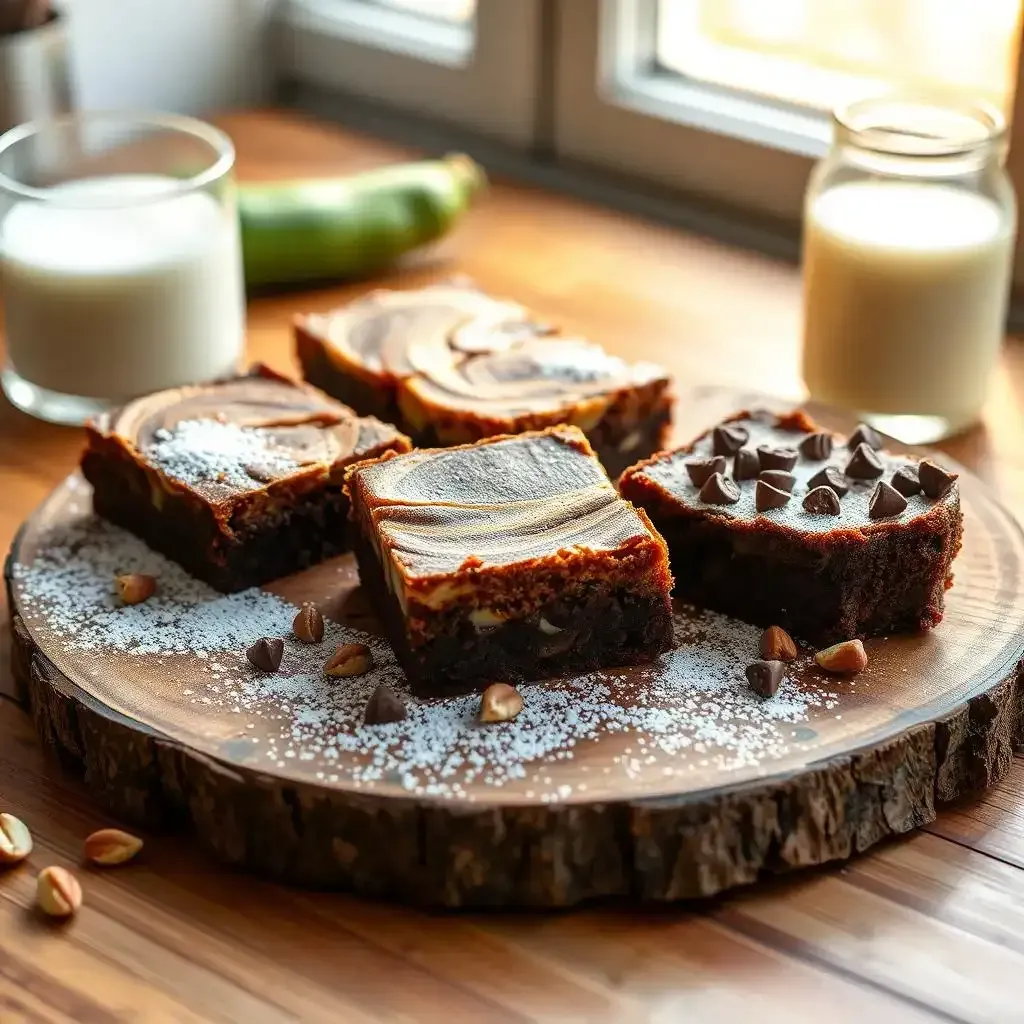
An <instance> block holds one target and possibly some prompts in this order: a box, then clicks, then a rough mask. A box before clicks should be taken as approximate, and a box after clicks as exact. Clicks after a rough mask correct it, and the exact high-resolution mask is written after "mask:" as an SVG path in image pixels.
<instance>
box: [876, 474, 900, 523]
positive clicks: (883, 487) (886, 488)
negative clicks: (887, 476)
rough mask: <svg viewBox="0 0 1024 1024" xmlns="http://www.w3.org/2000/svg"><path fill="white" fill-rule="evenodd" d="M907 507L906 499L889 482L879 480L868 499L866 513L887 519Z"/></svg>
mask: <svg viewBox="0 0 1024 1024" xmlns="http://www.w3.org/2000/svg"><path fill="white" fill-rule="evenodd" d="M906 507H907V499H906V498H904V497H903V495H902V494H900V492H899V491H897V490H896V488H895V487H893V486H892V485H891V484H887V483H886V482H885V481H884V480H879V481H878V483H877V484H875V489H874V490H873V491H872V492H871V498H870V500H869V501H868V515H869V516H870V517H871V518H872V519H888V518H889V517H890V516H898V515H900V513H901V512H903V511H904V509H906Z"/></svg>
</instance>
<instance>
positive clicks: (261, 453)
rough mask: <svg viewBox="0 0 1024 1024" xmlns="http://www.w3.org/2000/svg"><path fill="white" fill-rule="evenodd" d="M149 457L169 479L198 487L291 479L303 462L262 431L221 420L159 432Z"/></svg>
mask: <svg viewBox="0 0 1024 1024" xmlns="http://www.w3.org/2000/svg"><path fill="white" fill-rule="evenodd" d="M153 436H154V441H153V442H152V443H151V444H149V445H147V446H146V448H145V455H146V458H147V459H148V460H149V461H150V462H151V463H152V464H153V465H155V466H157V467H158V468H159V469H161V470H163V472H164V473H166V474H167V476H169V477H173V478H174V479H175V480H180V481H181V482H182V483H185V484H189V485H190V486H193V487H197V486H201V485H203V484H211V483H215V484H222V485H224V486H227V487H236V488H245V489H248V488H251V487H252V486H253V480H254V479H255V480H271V479H274V478H276V477H281V476H286V475H287V474H288V473H290V472H292V471H293V470H295V469H297V468H298V466H299V464H298V463H297V462H296V461H295V459H294V458H292V457H291V455H289V453H288V451H287V450H286V449H284V448H281V447H280V446H279V445H276V444H275V443H274V441H273V438H272V437H271V435H269V434H268V433H267V432H266V431H264V430H261V429H260V428H258V427H241V426H239V425H238V424H237V423H229V422H224V423H222V422H220V421H219V420H211V419H197V420H181V421H179V422H178V423H176V424H175V425H174V427H173V428H172V429H166V428H162V429H160V430H157V431H156V432H155V433H154V435H153Z"/></svg>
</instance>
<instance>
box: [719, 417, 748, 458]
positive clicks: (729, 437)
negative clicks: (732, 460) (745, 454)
mask: <svg viewBox="0 0 1024 1024" xmlns="http://www.w3.org/2000/svg"><path fill="white" fill-rule="evenodd" d="M748 437H750V431H749V430H747V428H746V427H738V426H736V425H735V424H733V423H723V424H722V425H721V426H720V427H715V429H714V430H713V431H712V433H711V451H712V453H713V454H715V455H732V454H733V453H734V452H736V451H737V450H738V449H739V448H740V447H741V446H742V445H743V444H745V443H746V440H747V438H748Z"/></svg>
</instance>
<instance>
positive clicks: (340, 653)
mask: <svg viewBox="0 0 1024 1024" xmlns="http://www.w3.org/2000/svg"><path fill="white" fill-rule="evenodd" d="M371 668H373V653H372V652H371V650H370V648H369V647H367V646H366V644H341V645H340V646H339V647H338V649H337V650H336V651H335V652H334V654H332V655H331V656H330V658H328V660H327V664H326V665H324V675H327V676H334V677H336V678H340V677H345V676H364V675H366V673H367V672H369V671H370V669H371Z"/></svg>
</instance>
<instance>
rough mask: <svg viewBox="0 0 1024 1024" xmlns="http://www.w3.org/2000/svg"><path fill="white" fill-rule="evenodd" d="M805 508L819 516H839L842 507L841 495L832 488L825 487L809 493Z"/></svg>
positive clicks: (805, 500) (816, 488) (805, 499)
mask: <svg viewBox="0 0 1024 1024" xmlns="http://www.w3.org/2000/svg"><path fill="white" fill-rule="evenodd" d="M804 508H805V509H806V510H807V511H808V512H813V513H814V514H815V515H818V516H837V515H839V512H840V511H841V508H842V506H841V505H840V504H839V495H838V494H836V492H835V491H833V490H832V488H831V487H826V486H824V485H823V486H821V487H815V488H814V490H813V491H808V492H807V496H806V497H805V498H804Z"/></svg>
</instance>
